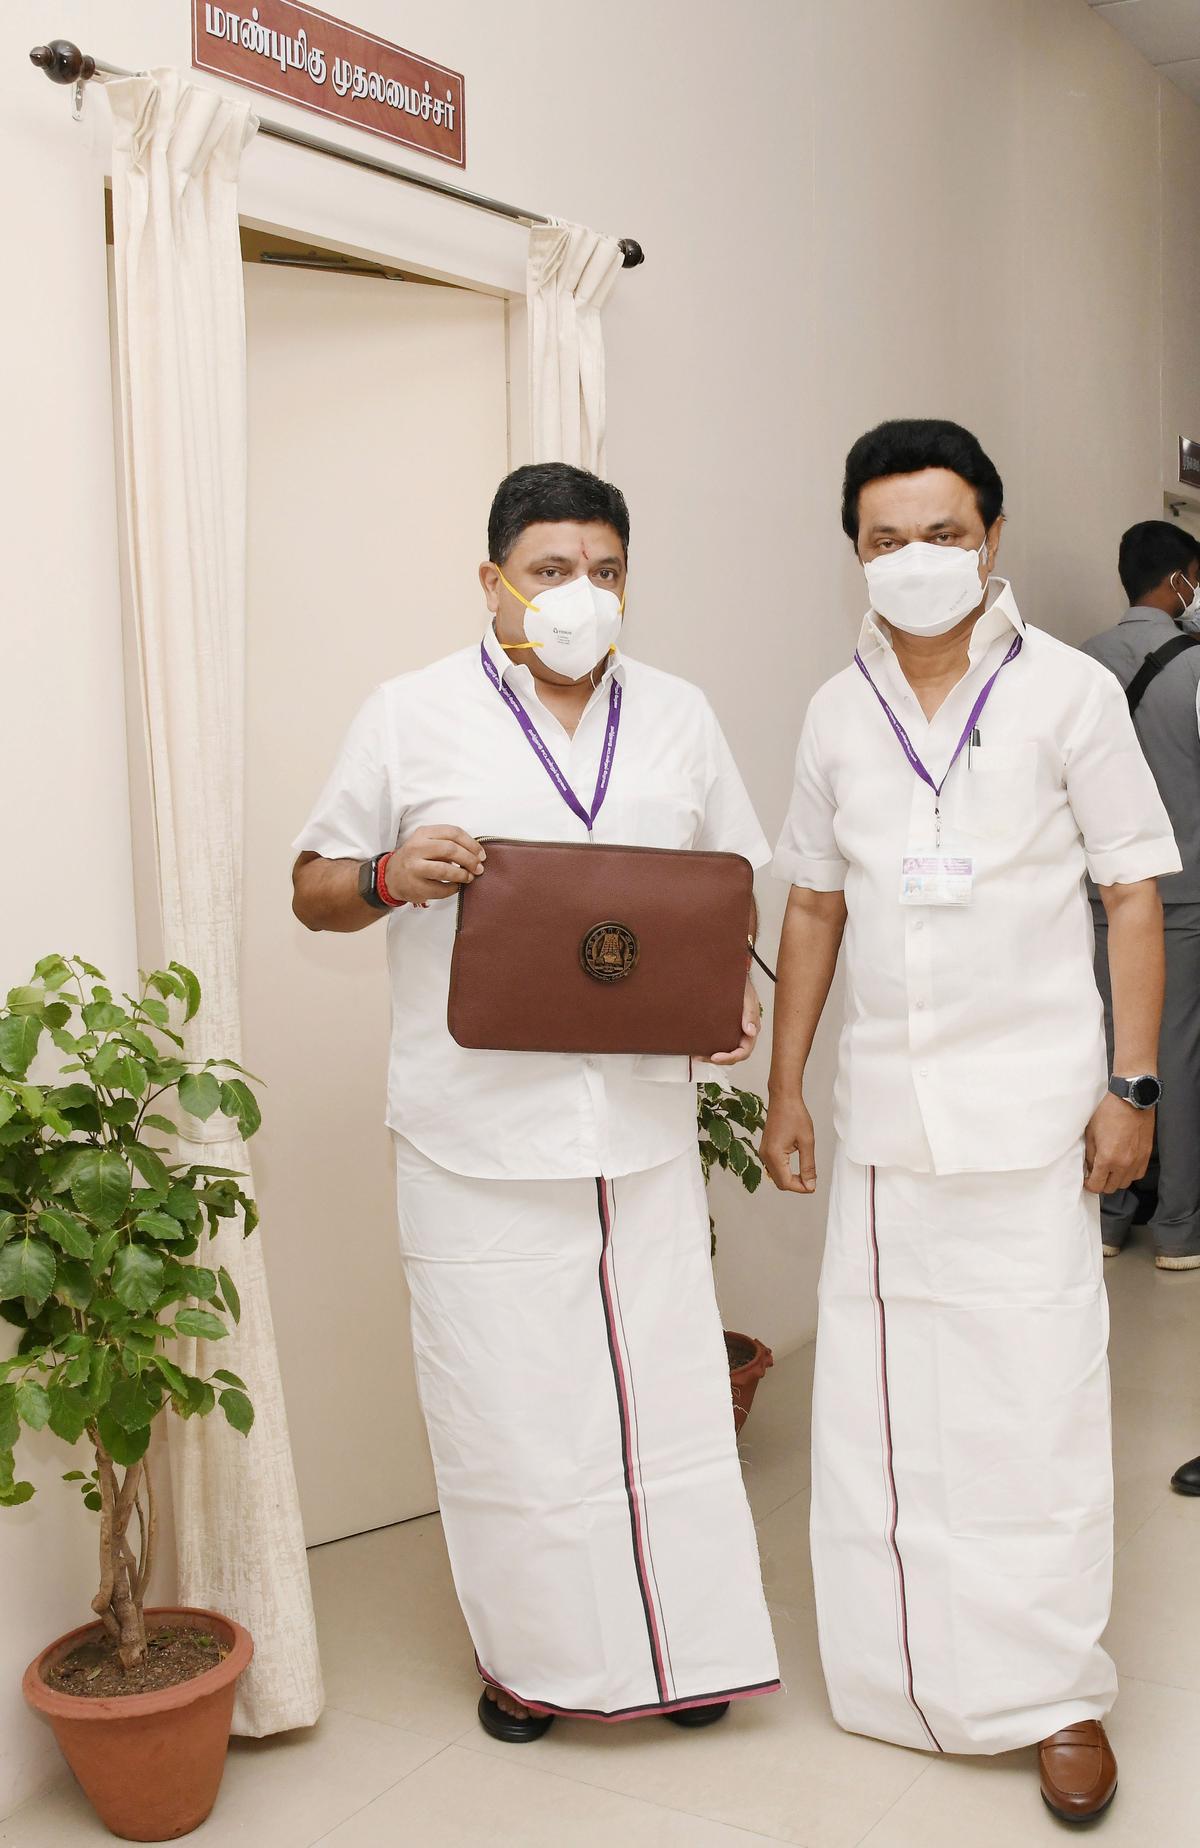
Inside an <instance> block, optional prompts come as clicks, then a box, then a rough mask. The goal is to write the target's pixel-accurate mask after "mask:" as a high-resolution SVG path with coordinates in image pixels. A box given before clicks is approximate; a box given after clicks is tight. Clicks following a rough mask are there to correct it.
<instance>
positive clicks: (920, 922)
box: [913, 918, 925, 930]
mask: <svg viewBox="0 0 1200 1848" xmlns="http://www.w3.org/2000/svg"><path fill="white" fill-rule="evenodd" d="M924 928H925V920H924V918H917V919H916V920H915V922H914V924H913V929H914V930H924Z"/></svg>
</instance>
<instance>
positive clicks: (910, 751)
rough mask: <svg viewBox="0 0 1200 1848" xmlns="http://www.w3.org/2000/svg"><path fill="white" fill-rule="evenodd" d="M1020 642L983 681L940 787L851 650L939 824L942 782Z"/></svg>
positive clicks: (860, 659) (856, 652)
mask: <svg viewBox="0 0 1200 1848" xmlns="http://www.w3.org/2000/svg"><path fill="white" fill-rule="evenodd" d="M1021 639H1022V638H1021V637H1020V636H1019V635H1018V636H1015V637H1014V638H1013V644H1012V647H1011V648H1010V649H1009V651H1008V653H1007V654H1006V655H1005V657H1004V659H1003V661H1001V663H1000V665H999V667H998V668H997V669H996V671H995V673H994V674H993V675H992V676H991V678H990V679H989V680H988V681H987V683H986V685H985V686H984V688H983V691H982V692H981V693H980V695H979V697H978V699H977V700H976V701H975V704H974V705H973V706H972V708H971V716H970V718H969V719H968V720H967V722H966V724H965V725H964V726H963V731H962V737H961V738H960V739H959V741H958V743H957V744H956V745H955V747H954V755H953V756H952V757H951V759H950V762H949V763H948V764H947V765H946V769H945V773H944V774H943V776H942V780H941V782H940V783H935V782H934V780H933V778H932V777H931V776H930V774H929V772H928V770H927V769H926V768H925V765H924V764H923V763H922V762H921V759H920V758H919V757H918V755H917V752H916V748H915V746H914V745H913V741H912V739H911V738H910V737H909V735H908V733H907V732H906V731H905V729H904V727H903V725H902V724H901V723H900V720H899V719H898V718H897V717H896V714H895V713H894V712H893V711H892V709H891V707H890V706H889V705H888V703H887V700H886V699H885V698H884V696H883V694H882V693H881V692H880V691H879V688H878V687H877V686H876V685H875V682H874V681H873V680H872V678H871V675H870V672H869V670H868V668H867V664H866V662H865V661H864V660H863V658H862V655H861V654H860V653H859V652H858V650H857V649H855V651H854V665H855V666H856V667H857V668H858V671H859V673H860V674H861V675H862V677H863V679H864V680H865V681H866V683H867V685H868V686H869V687H870V689H871V691H872V693H873V694H874V695H875V697H876V699H877V700H878V701H879V704H880V705H881V706H882V707H883V710H884V712H885V713H886V714H887V718H888V723H889V725H890V726H891V728H892V730H893V731H894V732H895V734H896V737H897V739H898V740H899V743H900V749H901V750H902V751H903V752H904V755H905V756H906V757H907V759H908V761H909V763H910V765H911V766H912V768H913V770H915V772H916V774H917V775H918V776H919V777H920V779H921V781H922V782H923V783H928V785H929V787H930V789H932V791H933V800H934V805H935V806H934V814H935V816H936V817H937V819H938V822H939V824H940V821H941V799H942V791H943V789H945V787H946V779H947V777H948V776H949V775H950V772H951V771H952V770H953V768H954V766H955V764H956V763H957V762H958V760H959V758H960V757H961V756H962V754H963V752H964V750H965V749H966V747H967V743H968V741H969V739H970V738H971V735H972V734H973V732H974V730H975V727H976V726H977V725H978V723H979V719H980V715H981V713H982V712H983V709H984V707H985V706H986V705H987V703H988V700H989V698H990V697H991V691H992V688H993V687H994V686H995V684H996V682H997V681H998V680H999V678H1000V676H1001V674H1002V673H1003V672H1004V669H1005V668H1006V667H1007V666H1008V664H1009V662H1010V661H1015V660H1016V658H1017V656H1018V655H1019V654H1020V652H1021Z"/></svg>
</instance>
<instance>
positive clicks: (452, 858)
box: [384, 824, 487, 905]
mask: <svg viewBox="0 0 1200 1848" xmlns="http://www.w3.org/2000/svg"><path fill="white" fill-rule="evenodd" d="M486 859H487V854H486V853H485V852H484V850H483V848H482V847H481V846H480V845H479V842H478V841H477V840H476V839H475V837H474V836H473V835H471V834H467V833H465V832H464V831H463V829H462V828H447V827H443V826H441V825H440V824H438V825H437V826H434V827H431V828H417V829H416V831H415V832H414V833H413V834H411V835H410V836H409V838H408V839H407V840H406V841H405V843H404V845H403V847H397V848H396V849H395V851H394V852H393V853H392V854H390V855H389V857H388V863H387V868H386V871H385V873H384V883H385V884H386V886H387V889H388V891H389V892H390V893H391V895H392V897H393V898H394V899H396V900H397V902H399V901H400V900H403V901H404V902H405V904H409V905H427V904H429V903H430V901H431V900H433V899H437V898H448V897H449V895H450V890H451V889H453V888H454V887H456V886H460V885H470V884H471V883H472V882H473V881H474V880H475V879H477V878H478V877H479V875H480V873H482V871H483V864H484V861H485V860H486Z"/></svg>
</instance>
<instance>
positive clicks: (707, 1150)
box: [696, 1084, 774, 1431]
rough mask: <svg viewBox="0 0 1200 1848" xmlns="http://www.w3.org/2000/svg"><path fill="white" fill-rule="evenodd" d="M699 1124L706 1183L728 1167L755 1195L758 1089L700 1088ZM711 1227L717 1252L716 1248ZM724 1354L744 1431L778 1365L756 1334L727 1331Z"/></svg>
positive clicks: (761, 1111)
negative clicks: (766, 1379)
mask: <svg viewBox="0 0 1200 1848" xmlns="http://www.w3.org/2000/svg"><path fill="white" fill-rule="evenodd" d="M696 1111H697V1116H696V1121H697V1127H698V1129H699V1132H700V1165H701V1167H702V1168H703V1170H704V1183H705V1186H707V1185H708V1177H709V1175H710V1174H711V1173H712V1171H713V1168H714V1167H717V1168H725V1169H726V1170H727V1171H728V1172H729V1173H731V1174H736V1175H737V1178H738V1180H739V1181H740V1182H741V1183H742V1186H743V1187H744V1188H745V1189H746V1192H747V1193H751V1194H752V1193H754V1192H756V1190H757V1188H758V1186H759V1183H760V1182H761V1180H762V1177H763V1170H762V1163H761V1162H760V1160H759V1158H758V1146H757V1144H756V1142H755V1141H754V1138H755V1136H757V1135H758V1134H760V1132H761V1130H762V1126H763V1123H764V1121H765V1120H766V1106H765V1105H764V1103H763V1100H762V1098H761V1097H759V1095H758V1093H757V1092H755V1091H738V1090H728V1091H726V1090H724V1089H723V1088H722V1087H721V1086H720V1085H719V1084H702V1085H700V1086H699V1087H698V1095H697V1104H696ZM709 1224H710V1226H712V1227H713V1250H714V1251H715V1250H716V1247H717V1235H716V1227H715V1225H714V1224H713V1221H712V1220H711V1219H710V1220H709ZM725 1350H726V1352H727V1354H728V1355H729V1378H730V1383H731V1385H732V1388H733V1422H734V1428H735V1429H736V1430H738V1431H740V1430H741V1428H742V1426H743V1425H744V1424H745V1422H746V1420H747V1418H748V1417H749V1416H750V1407H751V1404H752V1403H753V1400H754V1394H755V1392H756V1391H757V1389H758V1382H759V1381H760V1380H761V1378H762V1376H763V1374H764V1373H765V1372H766V1370H767V1368H768V1367H770V1366H772V1365H773V1364H774V1355H773V1354H772V1353H771V1350H770V1348H769V1347H765V1346H764V1345H763V1343H762V1342H761V1341H759V1340H757V1339H756V1338H755V1336H753V1335H739V1334H735V1333H734V1331H733V1330H732V1329H728V1328H727V1329H726V1330H725Z"/></svg>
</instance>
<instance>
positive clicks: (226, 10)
mask: <svg viewBox="0 0 1200 1848" xmlns="http://www.w3.org/2000/svg"><path fill="white" fill-rule="evenodd" d="M192 63H193V64H194V65H195V67H196V69H197V70H201V71H213V72H215V73H216V75H217V76H219V77H231V78H232V79H233V81H234V82H235V83H244V84H248V85H249V87H250V88H251V89H252V90H265V91H266V92H267V93H268V94H269V95H271V96H283V97H286V98H287V100H288V101H289V102H291V103H299V104H300V105H301V107H302V108H304V109H315V110H316V111H317V113H318V114H319V115H326V116H335V117H336V118H337V120H338V121H339V122H349V123H351V124H352V125H353V127H355V128H365V129H369V130H370V132H371V133H372V134H373V135H386V136H387V138H388V140H389V141H402V142H403V143H404V145H405V146H406V147H410V148H419V149H420V151H421V153H422V154H435V155H436V156H437V157H438V159H439V160H449V161H453V162H454V164H455V166H457V167H465V166H466V164H467V155H466V140H465V135H464V124H463V80H462V77H461V75H460V73H459V72H458V71H450V70H447V69H446V67H445V65H443V64H434V63H432V62H431V61H430V60H429V59H428V58H419V57H417V56H415V54H414V53H413V52H411V51H402V50H401V49H400V47H399V45H393V44H392V43H391V42H390V41H389V40H388V39H381V38H377V37H376V36H375V34H374V33H372V32H360V31H359V29H358V27H357V26H348V25H346V23H345V22H344V21H343V20H340V19H334V18H333V17H332V16H331V15H330V14H328V13H321V12H318V10H317V8H316V7H315V6H307V5H305V4H303V3H302V0H257V4H256V5H252V6H244V5H243V6H242V7H233V6H224V5H220V6H218V5H214V4H213V0H192Z"/></svg>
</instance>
